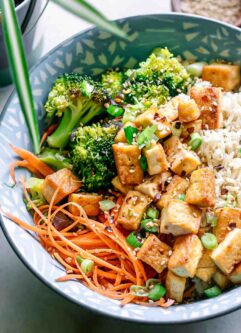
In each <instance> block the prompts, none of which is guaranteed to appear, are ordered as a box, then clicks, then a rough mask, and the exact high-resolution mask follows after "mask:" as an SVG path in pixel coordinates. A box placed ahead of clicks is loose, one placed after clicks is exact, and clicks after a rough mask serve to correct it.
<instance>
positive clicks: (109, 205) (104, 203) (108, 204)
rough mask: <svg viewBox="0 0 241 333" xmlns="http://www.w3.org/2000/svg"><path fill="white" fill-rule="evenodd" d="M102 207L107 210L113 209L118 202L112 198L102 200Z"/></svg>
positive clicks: (100, 203)
mask: <svg viewBox="0 0 241 333" xmlns="http://www.w3.org/2000/svg"><path fill="white" fill-rule="evenodd" d="M99 205H100V209H101V210H102V211H103V212H105V211H108V210H111V209H112V208H114V207H115V206H116V204H115V203H114V202H113V201H112V200H102V201H100V202H99Z"/></svg>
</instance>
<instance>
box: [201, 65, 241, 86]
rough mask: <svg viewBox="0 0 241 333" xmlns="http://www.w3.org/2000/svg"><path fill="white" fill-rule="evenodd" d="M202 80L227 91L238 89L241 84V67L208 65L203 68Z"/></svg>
mask: <svg viewBox="0 0 241 333" xmlns="http://www.w3.org/2000/svg"><path fill="white" fill-rule="evenodd" d="M202 79H203V80H204V81H209V82H211V83H212V85H213V86H214V87H221V88H223V89H224V90H225V91H231V90H234V89H237V88H239V86H240V83H241V78H240V66H238V65H228V64H216V63H213V64H211V65H206V66H204V67H203V71H202Z"/></svg>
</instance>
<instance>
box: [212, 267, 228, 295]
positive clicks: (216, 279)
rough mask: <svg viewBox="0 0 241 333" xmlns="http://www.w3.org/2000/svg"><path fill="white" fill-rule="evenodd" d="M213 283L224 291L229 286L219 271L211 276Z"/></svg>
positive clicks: (226, 278)
mask: <svg viewBox="0 0 241 333" xmlns="http://www.w3.org/2000/svg"><path fill="white" fill-rule="evenodd" d="M213 281H214V282H215V283H216V284H217V285H218V286H219V287H220V288H221V289H222V290H224V289H226V288H227V287H228V286H229V285H230V280H229V279H228V277H227V276H226V275H224V274H223V273H222V272H220V271H219V270H217V271H216V273H214V275H213Z"/></svg>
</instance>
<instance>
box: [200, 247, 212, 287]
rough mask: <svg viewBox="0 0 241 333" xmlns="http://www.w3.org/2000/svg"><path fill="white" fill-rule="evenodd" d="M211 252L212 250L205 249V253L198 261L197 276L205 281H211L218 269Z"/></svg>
mask: <svg viewBox="0 0 241 333" xmlns="http://www.w3.org/2000/svg"><path fill="white" fill-rule="evenodd" d="M211 253H212V251H210V250H207V249H204V250H203V255H202V257H201V259H200V261H199V263H198V267H197V271H196V276H197V277H198V278H199V279H201V280H202V281H204V282H208V281H210V280H211V278H212V276H213V274H214V273H215V272H216V270H217V268H216V265H215V264H214V262H213V261H212V259H211V257H210V255H211Z"/></svg>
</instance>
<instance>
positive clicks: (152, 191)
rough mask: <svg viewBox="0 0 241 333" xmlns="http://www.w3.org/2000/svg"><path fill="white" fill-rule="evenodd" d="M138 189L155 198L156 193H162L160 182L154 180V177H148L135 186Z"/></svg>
mask: <svg viewBox="0 0 241 333" xmlns="http://www.w3.org/2000/svg"><path fill="white" fill-rule="evenodd" d="M135 190H136V191H139V192H141V193H143V194H146V195H148V196H149V197H151V198H152V199H153V200H154V199H155V197H156V195H157V194H158V193H160V191H161V188H160V185H159V184H158V183H155V182H154V179H153V177H151V178H148V179H146V180H145V181H144V182H143V183H141V184H140V185H138V186H136V187H135Z"/></svg>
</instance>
